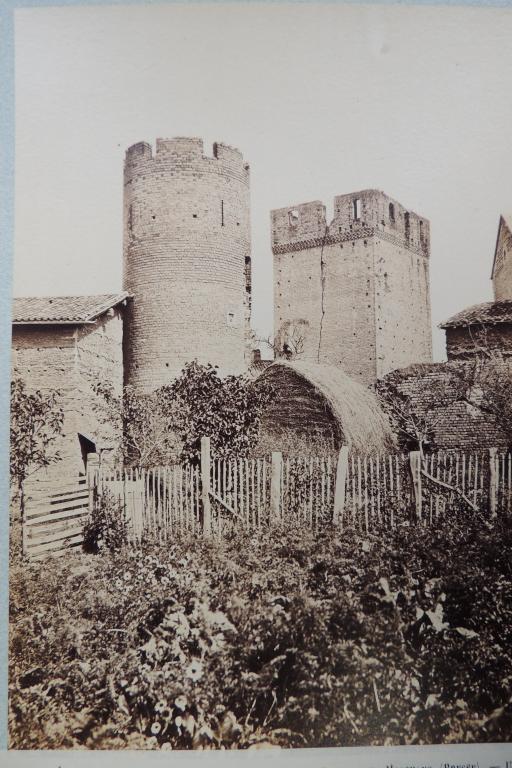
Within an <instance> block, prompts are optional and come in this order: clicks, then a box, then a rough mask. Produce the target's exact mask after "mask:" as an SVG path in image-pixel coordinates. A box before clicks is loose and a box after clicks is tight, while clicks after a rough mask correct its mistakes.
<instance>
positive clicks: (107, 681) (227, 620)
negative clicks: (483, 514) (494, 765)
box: [10, 515, 512, 749]
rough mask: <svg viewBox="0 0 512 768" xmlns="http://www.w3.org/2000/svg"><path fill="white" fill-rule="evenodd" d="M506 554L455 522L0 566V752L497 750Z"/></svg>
mask: <svg viewBox="0 0 512 768" xmlns="http://www.w3.org/2000/svg"><path fill="white" fill-rule="evenodd" d="M511 544H512V524H511V521H510V520H509V519H507V520H500V521H497V522H496V524H495V525H493V526H490V525H488V523H487V522H486V521H485V520H484V519H481V518H478V517H477V516H473V517H468V516H467V515H466V516H462V515H461V516H460V517H458V518H457V517H454V518H453V519H452V520H450V521H449V522H447V524H446V525H445V526H443V527H442V528H439V529H433V528H430V529H427V528H423V527H421V526H410V527H403V528H399V529H396V530H394V531H393V532H388V533H386V534H385V535H382V534H379V535H375V536H372V535H361V534H359V533H357V532H356V531H353V530H344V531H343V532H340V531H339V530H336V529H335V528H329V527H327V526H326V527H325V528H323V529H322V530H321V531H320V532H319V533H318V534H314V533H312V532H310V531H305V530H301V529H300V528H296V529H290V528H274V529H272V530H266V531H259V532H256V533H254V534H251V533H249V532H242V531H240V530H238V531H237V532H234V533H232V534H229V535H228V536H227V537H226V538H225V539H224V540H223V541H220V542H219V541H215V540H212V539H195V538H184V539H182V540H181V541H174V542H173V543H172V544H170V545H166V546H165V548H164V547H161V548H158V546H156V545H152V546H146V547H145V549H144V550H132V549H130V548H128V547H127V548H124V549H122V550H119V551H114V552H112V553H109V552H104V553H102V554H100V556H98V557H96V558H92V559H91V558H88V557H87V556H85V555H81V556H78V557H76V556H75V557H72V556H71V555H70V556H69V557H63V558H59V560H58V561H57V562H47V563H43V564H42V565H41V564H38V565H37V567H36V566H28V567H27V568H26V569H25V570H21V569H18V570H14V571H13V573H12V574H11V621H12V631H11V651H10V691H11V693H10V739H11V747H14V748H72V747H80V746H82V747H83V746H85V747H88V748H122V747H125V748H162V749H165V748H171V747H172V748H173V749H177V748H219V747H224V748H232V747H238V748H247V747H250V746H253V745H258V744H260V743H262V742H264V743H272V744H277V745H281V746H296V747H310V746H335V745H336V746H355V745H376V744H407V743H409V744H410V743H413V744H422V743H436V742H464V741H507V740H510V738H511V733H512V730H511V729H510V720H511V717H512V715H511V711H510V703H509V702H510V680H511V679H512V650H511V649H512V608H511V607H510V606H512V566H511V562H510V556H509V552H510V546H511Z"/></svg>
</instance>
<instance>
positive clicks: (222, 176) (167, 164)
mask: <svg viewBox="0 0 512 768" xmlns="http://www.w3.org/2000/svg"><path fill="white" fill-rule="evenodd" d="M250 267H251V263H250V226H249V166H248V165H247V164H246V163H244V161H243V157H242V155H241V154H240V152H239V151H238V150H236V149H233V148H231V147H228V146H226V145H224V144H215V145H214V148H213V157H205V155H204V154H203V142H202V141H201V140H200V139H185V138H177V139H169V140H167V139H166V140H162V139H159V140H157V143H156V151H155V153H154V154H153V152H152V149H151V146H150V145H149V144H146V143H141V144H136V145H134V146H133V147H130V149H128V151H127V153H126V161H125V171H124V278H123V287H124V289H125V290H127V291H128V292H129V293H130V294H132V295H133V297H134V298H133V301H132V302H131V304H130V306H129V308H128V317H127V334H126V345H125V381H126V383H127V384H131V385H132V386H134V387H135V388H136V389H137V390H139V391H142V392H150V391H152V390H154V389H156V388H158V387H159V386H161V385H163V384H165V383H168V382H169V381H170V380H172V379H173V378H174V377H175V376H177V375H178V374H179V373H180V371H181V370H182V368H183V366H184V365H185V363H187V362H189V361H191V360H193V359H194V358H197V359H198V360H199V362H201V363H208V362H211V363H213V364H216V365H218V366H219V371H220V374H221V375H226V374H230V373H231V374H238V373H242V372H243V371H244V370H245V368H246V367H247V365H248V362H249V361H246V353H247V350H246V340H247V338H248V332H249V319H250V288H251V280H250Z"/></svg>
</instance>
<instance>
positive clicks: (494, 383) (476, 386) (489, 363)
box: [455, 348, 512, 447]
mask: <svg viewBox="0 0 512 768" xmlns="http://www.w3.org/2000/svg"><path fill="white" fill-rule="evenodd" d="M455 372H456V377H457V380H458V389H459V398H460V399H461V400H463V401H464V402H465V403H467V404H468V405H470V406H471V407H473V408H475V409H477V410H479V411H480V412H481V413H483V414H485V415H486V416H488V417H490V419H491V420H492V422H493V423H494V425H495V426H496V427H497V428H498V430H499V431H500V432H502V433H503V435H504V437H505V439H506V440H507V442H508V446H509V447H512V362H510V361H509V360H508V359H507V358H505V357H504V356H503V355H502V354H501V353H500V352H498V351H496V350H492V349H490V348H487V349H485V348H481V349H480V350H479V353H478V354H476V355H475V356H474V358H473V359H471V360H468V361H466V362H465V363H463V364H461V365H458V366H457V368H456V369H455Z"/></svg>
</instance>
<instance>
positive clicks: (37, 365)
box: [12, 309, 123, 482]
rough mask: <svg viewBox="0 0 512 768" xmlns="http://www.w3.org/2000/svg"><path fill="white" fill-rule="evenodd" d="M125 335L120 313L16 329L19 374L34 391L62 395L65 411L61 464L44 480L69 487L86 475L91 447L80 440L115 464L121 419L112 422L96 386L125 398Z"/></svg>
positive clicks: (57, 446) (58, 447)
mask: <svg viewBox="0 0 512 768" xmlns="http://www.w3.org/2000/svg"><path fill="white" fill-rule="evenodd" d="M122 333H123V320H122V314H121V310H120V309H115V310H112V312H111V313H107V314H105V315H103V316H102V317H101V318H100V319H98V320H97V321H96V322H95V323H93V324H90V325H89V324H88V325H83V326H69V325H60V326H59V325H32V326H30V325H25V326H16V325H15V326H14V327H13V338H12V366H13V375H15V376H20V377H21V378H23V379H24V381H25V383H26V386H27V388H28V389H29V390H32V391H34V390H42V391H49V390H56V391H58V392H59V400H58V402H59V405H60V406H61V407H62V409H63V411H64V424H63V434H62V436H60V437H59V438H58V439H57V440H56V442H55V444H54V448H55V450H57V451H58V453H59V456H60V460H59V462H58V463H56V464H52V465H51V466H50V467H49V468H48V470H46V471H45V472H42V473H39V477H43V476H45V477H46V478H48V479H53V480H55V481H57V482H64V481H66V480H68V479H71V478H72V477H77V476H78V475H80V474H84V471H85V465H84V461H83V450H84V449H83V446H84V444H85V445H86V443H84V441H83V440H82V444H81V442H80V439H79V435H82V436H83V437H84V438H86V439H89V440H91V441H92V442H94V443H95V446H96V450H98V451H101V452H102V459H103V460H105V461H106V462H107V463H108V462H109V461H111V460H112V459H113V455H114V453H115V452H116V450H117V449H118V448H119V446H120V439H121V429H120V427H121V422H120V415H119V420H118V421H117V423H112V422H111V421H109V420H108V419H107V418H106V416H105V413H106V412H105V409H104V406H102V401H101V398H98V396H97V395H95V394H94V392H93V384H94V382H96V381H105V380H108V381H110V382H112V384H113V386H114V391H115V392H116V393H117V394H119V395H121V393H122V383H123V368H122Z"/></svg>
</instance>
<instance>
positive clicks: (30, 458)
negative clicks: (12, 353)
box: [10, 378, 64, 491]
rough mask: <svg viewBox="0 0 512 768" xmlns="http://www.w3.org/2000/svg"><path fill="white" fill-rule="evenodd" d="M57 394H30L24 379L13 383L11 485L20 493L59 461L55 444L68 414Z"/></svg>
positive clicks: (39, 391)
mask: <svg viewBox="0 0 512 768" xmlns="http://www.w3.org/2000/svg"><path fill="white" fill-rule="evenodd" d="M58 399H59V393H58V392H56V391H53V390H51V391H48V392H42V391H41V390H35V391H34V392H29V391H27V389H26V386H25V383H24V381H23V380H22V379H20V378H14V379H13V380H12V381H11V422H10V425H11V438H10V442H11V449H10V472H11V481H12V482H13V483H14V484H15V486H16V487H17V488H18V490H19V491H21V490H22V486H23V483H24V481H25V480H26V478H27V477H28V476H29V475H31V474H33V473H34V472H36V471H37V470H38V469H42V468H43V467H47V466H49V465H50V464H51V463H53V462H55V461H58V459H59V454H58V452H57V451H55V450H54V447H53V444H54V442H55V440H56V439H57V438H58V437H59V435H61V434H62V424H63V421H64V412H63V410H62V408H61V407H60V405H59V403H58Z"/></svg>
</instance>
